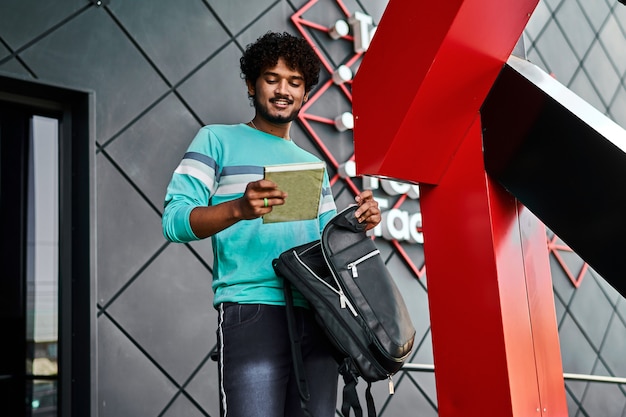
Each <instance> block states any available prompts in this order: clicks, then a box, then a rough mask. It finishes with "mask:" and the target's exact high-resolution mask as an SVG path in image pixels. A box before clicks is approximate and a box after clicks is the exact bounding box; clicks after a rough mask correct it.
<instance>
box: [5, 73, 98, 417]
mask: <svg viewBox="0 0 626 417" xmlns="http://www.w3.org/2000/svg"><path fill="white" fill-rule="evenodd" d="M0 101H2V102H3V103H4V105H5V106H6V105H7V103H8V104H9V106H15V108H16V109H22V110H23V109H27V110H30V111H32V112H33V114H35V113H36V114H40V115H51V116H52V117H55V118H57V119H58V120H59V169H60V173H59V352H58V354H59V379H58V389H59V396H58V410H59V414H58V415H59V416H61V417H86V416H96V415H97V411H96V410H97V402H96V393H97V389H96V358H97V356H96V346H97V344H96V312H95V306H96V298H95V283H96V273H95V272H96V268H95V259H96V258H95V248H96V244H95V242H96V236H95V231H96V228H95V207H96V205H95V163H94V155H95V123H94V108H95V106H94V93H93V92H89V91H81V90H76V89H70V88H66V87H62V86H56V85H51V84H45V83H41V82H37V81H34V80H31V79H22V78H15V77H10V76H4V75H2V74H0ZM1 272H2V271H0V273H1ZM9 343H10V342H9ZM3 350H4V349H3ZM1 397H2V393H0V398H1ZM0 407H1V405H0ZM18 415H19V414H18Z"/></svg>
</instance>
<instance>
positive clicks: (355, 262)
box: [347, 249, 380, 278]
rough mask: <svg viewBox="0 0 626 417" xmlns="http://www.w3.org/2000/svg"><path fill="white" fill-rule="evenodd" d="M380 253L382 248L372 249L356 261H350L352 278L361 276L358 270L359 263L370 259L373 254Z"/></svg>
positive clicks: (349, 267)
mask: <svg viewBox="0 0 626 417" xmlns="http://www.w3.org/2000/svg"><path fill="white" fill-rule="evenodd" d="M379 253H380V250H378V249H376V250H373V251H371V252H370V253H368V254H367V255H364V256H361V257H360V258H359V259H357V260H356V261H354V262H350V263H349V264H348V265H347V266H348V269H350V270H351V271H352V278H358V277H359V272H358V271H357V270H356V266H357V265H358V264H360V263H361V262H363V261H366V260H368V259H369V258H371V257H373V256H376V255H378V254H379Z"/></svg>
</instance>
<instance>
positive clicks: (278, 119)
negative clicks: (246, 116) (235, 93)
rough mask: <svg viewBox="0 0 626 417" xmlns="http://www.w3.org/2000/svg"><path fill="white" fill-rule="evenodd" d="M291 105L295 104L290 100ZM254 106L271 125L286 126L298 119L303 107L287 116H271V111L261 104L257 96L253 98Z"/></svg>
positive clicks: (295, 109)
mask: <svg viewBox="0 0 626 417" xmlns="http://www.w3.org/2000/svg"><path fill="white" fill-rule="evenodd" d="M272 100H273V99H272ZM270 101H271V100H270ZM289 103H290V104H291V103H293V100H289ZM252 104H253V105H254V109H255V110H256V112H257V113H258V114H259V115H260V116H261V117H262V118H263V119H265V120H267V121H268V122H270V123H275V124H285V123H289V122H293V121H294V120H295V119H296V117H298V114H299V113H300V109H301V108H302V107H298V108H294V109H293V110H292V111H291V113H289V114H288V115H286V116H283V115H273V114H270V111H269V109H268V107H267V105H265V104H263V103H260V102H259V100H258V99H257V96H256V95H255V96H252Z"/></svg>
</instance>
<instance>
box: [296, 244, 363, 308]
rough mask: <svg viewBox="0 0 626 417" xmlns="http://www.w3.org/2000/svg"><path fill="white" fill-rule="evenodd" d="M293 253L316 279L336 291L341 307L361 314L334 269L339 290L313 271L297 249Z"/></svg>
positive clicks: (334, 278)
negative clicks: (344, 289)
mask: <svg viewBox="0 0 626 417" xmlns="http://www.w3.org/2000/svg"><path fill="white" fill-rule="evenodd" d="M315 246H317V245H315ZM293 255H294V256H295V258H296V259H297V260H298V262H299V263H300V265H302V266H303V267H304V268H306V270H307V271H309V273H310V274H311V275H313V276H314V277H315V279H317V280H318V281H320V282H321V283H322V284H324V285H326V286H327V287H328V288H329V289H330V290H331V291H332V292H334V293H335V294H337V295H338V296H339V305H340V306H341V308H346V307H347V308H348V309H349V310H350V312H351V313H352V315H353V316H354V317H357V316H358V315H359V314H358V313H357V312H356V309H355V308H354V306H353V305H352V303H351V302H350V300H349V299H348V297H346V294H345V293H344V292H343V290H342V289H341V285H340V284H339V282H338V281H337V278H336V277H335V275H334V274H333V273H332V271H331V275H332V277H333V280H334V281H335V284H337V288H339V290H336V289H335V288H334V287H333V286H332V285H330V284H329V283H328V282H326V281H324V280H323V279H322V278H320V277H319V276H318V275H317V274H316V273H315V272H313V270H312V269H311V268H309V266H308V265H307V264H306V263H305V262H304V261H303V260H302V259H300V256H298V253H297V252H296V251H293Z"/></svg>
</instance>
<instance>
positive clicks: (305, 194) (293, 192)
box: [263, 162, 326, 223]
mask: <svg viewBox="0 0 626 417" xmlns="http://www.w3.org/2000/svg"><path fill="white" fill-rule="evenodd" d="M325 167H326V164H325V163H324V162H303V163H295V164H279V165H267V166H265V167H264V170H265V173H264V178H265V179H267V180H270V181H273V182H275V183H276V184H277V185H278V189H280V190H281V191H284V192H286V193H287V198H286V199H285V204H283V205H282V206H273V207H272V211H270V212H269V213H267V214H265V215H264V216H263V223H277V222H289V221H295V220H309V219H314V218H316V217H317V214H318V211H319V204H320V196H321V194H322V182H323V180H324V168H325Z"/></svg>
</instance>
